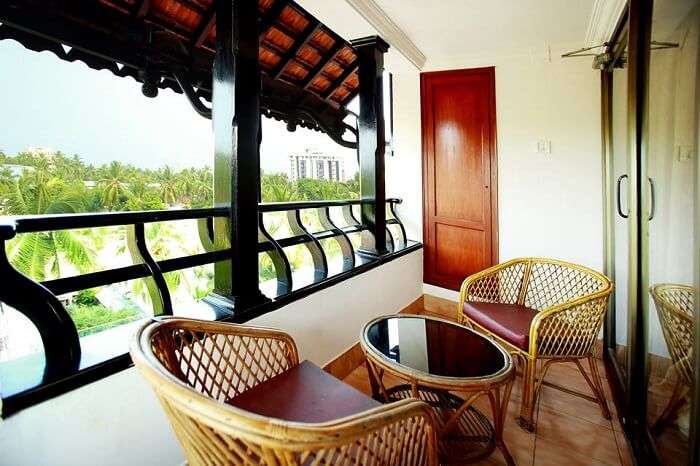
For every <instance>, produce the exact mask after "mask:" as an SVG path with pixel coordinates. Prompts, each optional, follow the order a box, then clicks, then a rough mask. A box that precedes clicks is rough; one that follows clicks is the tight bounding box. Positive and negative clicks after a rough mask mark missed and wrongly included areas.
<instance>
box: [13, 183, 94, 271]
mask: <svg viewBox="0 0 700 466" xmlns="http://www.w3.org/2000/svg"><path fill="white" fill-rule="evenodd" d="M84 200H85V189H84V187H83V186H82V185H81V184H79V183H75V184H71V185H66V184H65V183H64V182H63V181H61V180H59V179H58V178H51V177H49V176H48V175H47V173H46V172H45V171H43V170H36V171H34V172H27V173H25V174H24V175H22V177H21V178H20V179H19V180H17V182H16V183H15V186H14V190H13V191H12V192H11V193H10V197H9V199H8V202H7V213H8V214H11V215H26V214H33V215H42V214H72V213H78V212H84V211H85V209H84V206H85V202H84ZM86 242H87V240H86V236H85V235H84V234H81V233H78V232H74V231H70V230H58V231H47V232H40V233H25V234H22V235H19V236H18V237H17V238H14V239H13V240H12V241H10V242H9V243H8V251H7V252H8V257H9V258H10V262H11V263H12V264H13V265H14V266H15V267H16V268H17V270H19V271H20V272H22V273H24V274H25V275H28V276H29V277H31V278H33V279H35V280H37V281H42V280H45V279H46V278H47V275H48V274H50V275H51V276H52V277H60V276H61V269H62V267H63V266H64V265H66V264H70V265H72V266H73V267H75V268H76V269H78V271H80V272H85V271H87V270H89V269H90V268H91V267H92V265H93V260H94V252H93V251H92V249H91V248H90V247H88V245H87V244H86Z"/></svg>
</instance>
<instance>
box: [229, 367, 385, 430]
mask: <svg viewBox="0 0 700 466" xmlns="http://www.w3.org/2000/svg"><path fill="white" fill-rule="evenodd" d="M228 403H229V404H230V405H232V406H235V407H237V408H241V409H245V410H246V411H250V412H253V413H256V414H260V415H262V416H267V417H273V418H276V419H284V420H285V421H296V422H326V421H332V420H334V419H339V418H341V417H345V416H349V415H351V414H357V413H360V412H362V411H366V410H368V409H371V408H376V407H377V406H381V403H379V402H378V401H375V400H373V399H372V398H370V397H368V396H367V395H365V394H364V393H362V392H360V391H358V390H356V389H355V388H353V387H351V386H350V385H348V384H346V383H344V382H342V381H340V380H338V379H336V378H335V377H333V376H332V375H330V374H329V373H327V372H326V371H324V370H323V369H321V368H320V367H318V366H316V365H315V364H314V363H312V362H310V361H303V362H302V363H301V364H299V365H298V366H296V367H293V368H291V369H289V370H288V371H285V372H283V373H281V374H278V375H276V376H275V377H272V378H271V379H269V380H266V381H265V382H263V383H261V384H260V385H257V386H255V387H253V388H251V389H250V390H248V391H246V392H243V393H241V394H240V395H238V396H236V397H234V398H232V399H231V400H229V401H228Z"/></svg>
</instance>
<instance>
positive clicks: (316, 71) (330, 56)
mask: <svg viewBox="0 0 700 466" xmlns="http://www.w3.org/2000/svg"><path fill="white" fill-rule="evenodd" d="M341 50H343V44H341V43H339V42H336V43H335V44H333V46H332V47H331V48H330V49H329V50H328V52H326V54H325V55H324V56H323V57H321V59H320V60H319V61H318V63H317V64H316V66H314V67H313V69H311V70H310V71H309V74H308V75H306V78H304V80H303V81H302V82H301V83H299V86H300V87H301V88H302V89H304V90H306V89H308V88H309V87H310V86H311V83H313V82H314V80H315V79H316V78H318V77H319V76H320V75H321V73H323V70H324V69H325V68H326V66H328V64H329V63H330V62H332V61H333V60H335V58H336V57H337V56H338V54H339V53H340V51H341Z"/></svg>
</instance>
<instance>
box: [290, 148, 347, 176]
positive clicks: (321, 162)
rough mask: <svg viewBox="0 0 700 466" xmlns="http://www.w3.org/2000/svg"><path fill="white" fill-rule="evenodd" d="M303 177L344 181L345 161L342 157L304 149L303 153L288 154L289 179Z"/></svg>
mask: <svg viewBox="0 0 700 466" xmlns="http://www.w3.org/2000/svg"><path fill="white" fill-rule="evenodd" d="M304 178H310V179H313V180H327V181H346V178H345V163H344V162H343V159H342V157H338V156H336V155H327V154H324V153H323V152H320V151H317V150H313V149H306V150H305V151H304V153H303V154H292V155H290V156H289V179H290V180H292V181H297V180H300V179H304Z"/></svg>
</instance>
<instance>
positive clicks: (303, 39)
mask: <svg viewBox="0 0 700 466" xmlns="http://www.w3.org/2000/svg"><path fill="white" fill-rule="evenodd" d="M320 27H321V23H319V22H318V21H317V20H315V19H311V20H309V24H307V25H306V28H304V30H303V31H302V33H301V34H300V35H299V37H298V38H297V39H296V40H295V42H294V45H292V46H291V47H290V48H289V50H287V52H286V53H285V54H284V55H282V56H281V57H280V61H279V63H278V65H277V67H276V68H275V69H274V70H272V72H271V73H270V75H271V76H272V77H273V79H277V78H279V77H280V76H281V75H282V73H283V72H284V69H285V68H286V67H287V65H288V64H289V62H290V61H291V60H294V58H295V57H296V56H297V53H298V52H299V50H301V49H302V48H304V46H305V45H306V44H308V43H309V41H310V40H311V38H312V37H313V36H314V34H316V31H318V30H319V28H320Z"/></svg>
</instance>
